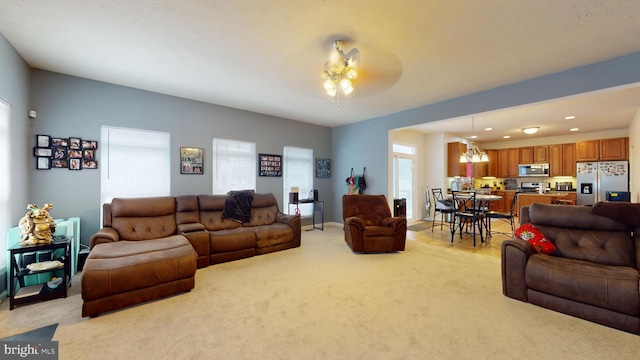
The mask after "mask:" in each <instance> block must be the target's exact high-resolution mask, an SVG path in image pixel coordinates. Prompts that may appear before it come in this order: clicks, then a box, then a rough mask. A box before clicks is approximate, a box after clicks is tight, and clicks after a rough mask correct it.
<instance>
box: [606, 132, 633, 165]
mask: <svg viewBox="0 0 640 360" xmlns="http://www.w3.org/2000/svg"><path fill="white" fill-rule="evenodd" d="M628 159H629V138H626V137H625V138H616V139H602V140H600V160H628Z"/></svg>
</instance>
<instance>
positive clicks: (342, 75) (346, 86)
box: [322, 40, 358, 106]
mask: <svg viewBox="0 0 640 360" xmlns="http://www.w3.org/2000/svg"><path fill="white" fill-rule="evenodd" d="M343 44H344V42H343V41H342V40H336V41H334V42H333V48H334V50H335V51H332V52H331V56H329V60H328V61H327V62H326V63H325V64H324V72H323V74H322V76H323V77H324V78H325V81H324V83H323V84H322V85H323V86H324V90H325V91H326V92H327V94H328V95H329V96H331V102H334V100H335V99H336V98H337V102H338V106H340V93H342V94H343V95H349V94H351V93H352V92H353V84H352V83H351V80H353V79H355V78H356V76H358V72H357V71H356V70H355V68H354V65H355V61H354V60H353V57H349V58H348V59H347V56H346V55H345V53H344V51H342V45H343Z"/></svg>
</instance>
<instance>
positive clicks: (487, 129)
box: [484, 128, 493, 131]
mask: <svg viewBox="0 0 640 360" xmlns="http://www.w3.org/2000/svg"><path fill="white" fill-rule="evenodd" d="M491 130H493V128H485V129H484V131H491Z"/></svg>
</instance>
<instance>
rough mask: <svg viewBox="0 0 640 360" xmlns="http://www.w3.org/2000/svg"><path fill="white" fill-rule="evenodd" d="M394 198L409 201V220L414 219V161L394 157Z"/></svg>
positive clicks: (407, 158)
mask: <svg viewBox="0 0 640 360" xmlns="http://www.w3.org/2000/svg"><path fill="white" fill-rule="evenodd" d="M393 197H394V199H402V198H405V199H407V201H406V202H407V204H406V206H407V209H406V211H407V219H408V220H409V219H413V159H412V158H409V157H403V156H398V155H396V156H394V157H393Z"/></svg>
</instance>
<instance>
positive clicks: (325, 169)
mask: <svg viewBox="0 0 640 360" xmlns="http://www.w3.org/2000/svg"><path fill="white" fill-rule="evenodd" d="M316 177H317V178H330V177H331V159H325V158H316Z"/></svg>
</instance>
